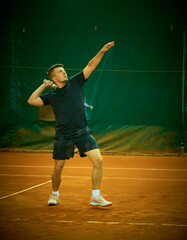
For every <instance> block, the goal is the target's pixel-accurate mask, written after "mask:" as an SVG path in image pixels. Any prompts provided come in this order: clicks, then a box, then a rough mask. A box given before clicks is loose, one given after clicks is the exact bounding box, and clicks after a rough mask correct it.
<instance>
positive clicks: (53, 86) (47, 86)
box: [43, 79, 56, 88]
mask: <svg viewBox="0 0 187 240" xmlns="http://www.w3.org/2000/svg"><path fill="white" fill-rule="evenodd" d="M43 83H44V86H45V88H56V85H55V84H54V83H53V82H52V81H50V80H47V79H44V80H43Z"/></svg>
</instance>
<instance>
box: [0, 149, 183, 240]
mask: <svg viewBox="0 0 187 240" xmlns="http://www.w3.org/2000/svg"><path fill="white" fill-rule="evenodd" d="M103 158H104V176H103V182H102V188H101V192H102V194H103V195H104V196H105V198H106V199H107V200H109V201H112V202H113V206H111V207H106V208H102V207H93V206H91V205H89V200H90V196H91V178H90V175H91V170H92V165H91V163H90V162H89V159H88V158H80V157H79V155H77V154H76V155H75V157H74V158H73V159H71V160H70V161H69V162H66V165H65V169H64V172H63V178H62V185H61V188H60V194H61V195H60V200H61V203H60V204H59V205H57V206H55V207H49V206H47V201H48V198H49V195H50V194H51V172H52V169H53V160H52V159H51V153H20V152H1V153H0V159H1V168H0V169H1V170H0V178H1V181H0V185H1V195H0V203H1V204H0V206H1V216H0V221H1V235H0V237H1V239H4V240H6V239H16V240H17V239H46V240H48V239H89V240H92V239H99V240H100V239H102V240H104V239H128V240H134V239H136V240H139V239H144V240H147V239H152V240H160V239H164V240H166V239H168V240H176V239H179V240H183V239H186V237H187V207H186V205H187V157H176V156H164V157H159V156H111V155H104V156H103Z"/></svg>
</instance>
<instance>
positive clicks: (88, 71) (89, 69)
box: [83, 42, 114, 79]
mask: <svg viewBox="0 0 187 240" xmlns="http://www.w3.org/2000/svg"><path fill="white" fill-rule="evenodd" d="M112 46H114V42H109V43H107V44H106V45H104V47H103V48H102V49H101V50H100V51H99V52H98V54H97V55H96V56H95V57H94V58H93V59H92V60H91V61H90V62H89V63H88V65H87V66H86V67H85V68H84V69H83V74H84V77H85V79H87V78H88V77H89V76H90V74H91V73H92V72H93V71H94V70H95V68H96V67H97V65H98V64H99V63H100V61H101V59H102V57H103V55H104V54H105V52H107V51H108V50H109V49H110V48H111V47H112Z"/></svg>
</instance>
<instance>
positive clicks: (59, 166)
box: [48, 160, 66, 206]
mask: <svg viewBox="0 0 187 240" xmlns="http://www.w3.org/2000/svg"><path fill="white" fill-rule="evenodd" d="M54 161H55V165H54V169H53V173H52V189H53V193H52V195H51V196H50V198H49V201H48V205H50V206H55V205H57V204H58V201H59V187H60V183H61V174H62V170H63V168H64V164H65V162H66V160H54Z"/></svg>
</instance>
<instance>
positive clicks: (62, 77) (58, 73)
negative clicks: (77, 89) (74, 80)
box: [52, 67, 68, 83]
mask: <svg viewBox="0 0 187 240" xmlns="http://www.w3.org/2000/svg"><path fill="white" fill-rule="evenodd" d="M52 80H53V81H54V82H59V83H62V82H67V81H68V76H67V73H66V71H65V69H64V68H63V67H58V68H55V69H54V70H53V77H52Z"/></svg>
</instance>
